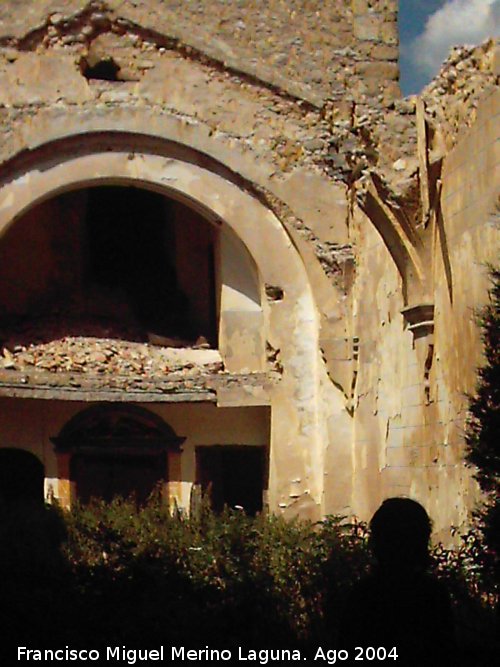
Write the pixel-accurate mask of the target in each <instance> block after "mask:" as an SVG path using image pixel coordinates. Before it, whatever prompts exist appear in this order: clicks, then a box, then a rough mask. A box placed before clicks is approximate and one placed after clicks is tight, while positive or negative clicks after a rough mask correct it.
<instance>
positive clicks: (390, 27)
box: [380, 21, 399, 44]
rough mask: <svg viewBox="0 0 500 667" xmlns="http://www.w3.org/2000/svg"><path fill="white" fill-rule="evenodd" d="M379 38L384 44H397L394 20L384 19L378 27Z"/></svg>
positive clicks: (396, 28)
mask: <svg viewBox="0 0 500 667" xmlns="http://www.w3.org/2000/svg"><path fill="white" fill-rule="evenodd" d="M380 39H381V40H382V41H383V42H384V44H399V32H398V24H397V22H396V21H385V22H384V23H382V25H381V27H380Z"/></svg>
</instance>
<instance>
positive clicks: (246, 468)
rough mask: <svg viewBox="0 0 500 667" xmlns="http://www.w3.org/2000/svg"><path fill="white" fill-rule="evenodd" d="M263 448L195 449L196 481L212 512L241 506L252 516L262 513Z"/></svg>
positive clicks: (263, 485)
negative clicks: (208, 500)
mask: <svg viewBox="0 0 500 667" xmlns="http://www.w3.org/2000/svg"><path fill="white" fill-rule="evenodd" d="M265 452H266V449H265V447H256V446H238V445H216V446H205V447H198V448H197V449H196V466H197V481H198V483H199V484H200V485H201V489H202V492H203V493H204V494H207V495H208V496H209V498H210V503H211V506H212V509H213V510H214V512H222V510H223V509H224V507H225V506H227V507H231V508H235V507H241V508H243V510H244V511H245V513H246V514H248V515H250V516H254V515H255V514H257V513H258V512H261V511H262V502H263V492H264V489H265V487H266V482H265V472H266V466H265V460H266V457H265Z"/></svg>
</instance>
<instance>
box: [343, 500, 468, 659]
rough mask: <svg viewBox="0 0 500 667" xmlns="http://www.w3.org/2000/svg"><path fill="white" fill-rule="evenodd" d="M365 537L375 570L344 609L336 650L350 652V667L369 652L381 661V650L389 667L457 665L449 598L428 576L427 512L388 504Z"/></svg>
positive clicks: (402, 504) (408, 503) (407, 505)
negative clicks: (367, 537) (371, 552)
mask: <svg viewBox="0 0 500 667" xmlns="http://www.w3.org/2000/svg"><path fill="white" fill-rule="evenodd" d="M370 531H371V548H372V551H373V555H374V556H375V559H376V565H375V566H374V567H373V569H372V572H371V573H370V574H369V575H368V576H367V577H366V578H365V579H363V580H361V581H360V582H359V583H358V584H357V585H356V586H355V587H354V589H353V591H352V594H351V596H350V598H349V600H348V602H347V604H346V606H345V609H344V613H343V616H342V619H341V623H340V641H339V649H342V648H344V649H346V650H348V651H349V658H350V661H352V664H358V663H357V662H354V659H355V657H356V656H358V659H359V656H361V657H362V658H363V660H364V661H366V660H367V658H368V659H370V658H369V657H370V656H371V655H372V649H375V651H376V650H377V649H381V650H380V651H379V653H378V654H376V655H378V656H379V660H383V656H384V655H385V654H384V649H385V651H386V654H387V656H389V657H386V658H385V660H383V661H384V662H387V663H389V664H391V663H393V662H394V663H395V664H397V665H410V666H411V665H420V666H421V665H444V664H453V665H456V664H457V652H456V647H455V637H454V623H453V615H452V610H451V604H450V599H449V595H448V592H447V590H446V587H445V586H444V585H443V584H442V583H441V582H439V581H438V580H437V579H436V578H435V577H433V576H432V575H430V574H429V573H428V572H427V568H428V565H429V539H430V536H431V532H432V524H431V520H430V518H429V516H428V514H427V512H426V511H425V509H424V508H423V507H422V505H420V504H419V503H417V502H415V501H414V500H410V499H408V498H389V499H387V500H385V501H384V502H383V503H382V505H381V506H380V507H379V509H378V510H377V511H376V512H375V514H374V516H373V518H372V520H371V522H370ZM356 647H359V648H358V649H356ZM368 647H371V649H370V650H369V651H368V653H367V649H368ZM396 655H397V659H395V656H396ZM391 658H393V659H391ZM376 661H377V660H375V662H376Z"/></svg>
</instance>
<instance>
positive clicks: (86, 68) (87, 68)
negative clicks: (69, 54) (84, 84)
mask: <svg viewBox="0 0 500 667" xmlns="http://www.w3.org/2000/svg"><path fill="white" fill-rule="evenodd" d="M120 69H121V68H120V65H118V64H117V63H116V62H115V61H114V60H113V58H111V57H109V58H103V59H102V60H98V61H97V62H95V63H89V62H88V61H87V60H83V62H82V65H81V72H82V74H83V76H84V77H85V78H86V79H90V80H91V79H94V80H98V81H119V80H120V79H119V77H118V73H119V71H120Z"/></svg>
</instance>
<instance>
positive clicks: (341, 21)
mask: <svg viewBox="0 0 500 667" xmlns="http://www.w3.org/2000/svg"><path fill="white" fill-rule="evenodd" d="M397 7H398V2H397V0H328V1H326V2H325V0H287V1H286V2H283V0H268V1H267V2H262V0H190V1H189V2H180V1H179V0H142V1H137V2H129V1H125V0H108V1H107V2H100V1H98V2H89V1H88V0H87V1H85V0H37V2H32V1H31V0H7V1H3V2H2V3H1V4H0V45H2V44H3V45H9V44H11V45H13V46H17V47H19V46H20V47H22V48H23V49H27V50H33V49H36V48H38V47H39V46H42V45H44V44H45V45H47V39H46V38H47V37H50V36H51V35H52V36H55V35H57V32H58V30H59V29H60V28H65V27H67V24H68V23H71V21H72V20H73V21H75V20H77V19H78V14H79V13H82V12H84V13H86V12H88V11H89V9H90V10H93V11H94V12H95V13H96V14H97V18H96V19H95V21H94V25H95V28H96V32H97V31H99V29H100V28H99V23H100V25H101V28H102V26H103V21H104V20H105V19H104V17H102V16H101V17H100V18H99V13H100V12H101V13H104V15H106V14H107V15H110V16H111V18H114V19H115V20H116V19H117V18H120V19H122V20H123V21H128V22H131V23H133V24H136V25H140V26H141V27H142V28H144V29H146V30H150V31H152V32H154V33H156V34H161V35H163V36H166V37H168V38H170V39H172V40H174V41H176V42H177V43H178V45H180V46H186V47H188V48H192V49H194V50H195V51H197V52H199V53H200V54H204V55H206V56H208V57H209V58H213V59H215V60H217V61H219V62H221V63H223V64H224V65H225V66H227V67H230V68H233V69H235V70H238V71H241V72H244V73H246V74H250V75H252V76H254V77H256V78H258V79H260V80H262V81H266V82H268V83H271V84H273V85H275V86H277V87H279V88H281V89H283V90H286V91H288V92H290V93H291V94H292V95H295V96H297V97H301V98H304V99H306V100H309V101H311V102H314V103H315V104H319V105H322V104H323V103H324V101H325V100H326V99H339V98H342V97H344V96H345V95H346V93H348V96H349V97H354V98H355V99H356V100H357V101H363V99H364V97H365V96H366V97H368V98H369V99H370V101H371V102H372V103H373V102H374V101H376V100H378V101H379V102H382V103H383V102H387V101H388V100H390V99H393V98H394V97H397V96H398V95H399V86H398V77H399V69H398V27H397ZM65 24H66V26H65ZM92 37H93V35H92V33H91V32H89V31H87V32H86V33H83V34H82V35H80V38H81V41H83V42H85V41H87V42H88V41H90V40H91V39H92Z"/></svg>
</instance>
